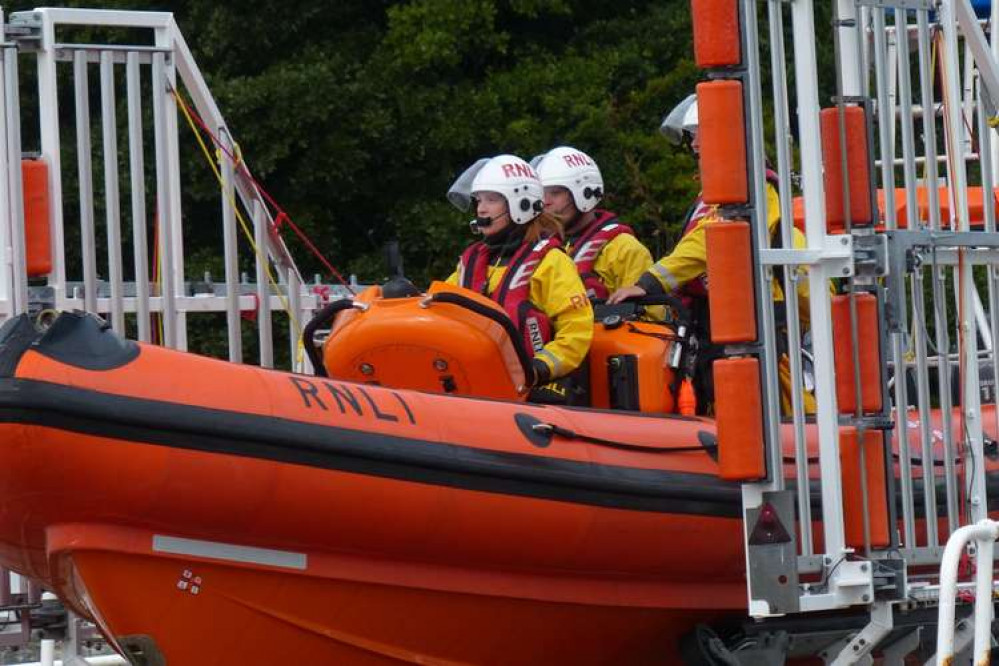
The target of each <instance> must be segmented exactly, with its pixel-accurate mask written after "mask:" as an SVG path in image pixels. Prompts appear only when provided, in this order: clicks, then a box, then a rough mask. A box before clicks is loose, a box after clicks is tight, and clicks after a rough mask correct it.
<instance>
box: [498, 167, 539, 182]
mask: <svg viewBox="0 0 999 666" xmlns="http://www.w3.org/2000/svg"><path fill="white" fill-rule="evenodd" d="M503 175H504V176H506V177H507V178H534V179H537V178H538V174H536V173H534V169H532V168H531V165H529V164H519V163H518V164H504V165H503Z"/></svg>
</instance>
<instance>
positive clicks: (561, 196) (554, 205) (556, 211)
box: [545, 185, 579, 220]
mask: <svg viewBox="0 0 999 666" xmlns="http://www.w3.org/2000/svg"><path fill="white" fill-rule="evenodd" d="M545 212H546V213H551V214H552V215H555V216H557V217H560V218H561V219H563V220H571V219H573V218H575V217H576V215H578V214H579V210H578V209H577V208H576V202H575V201H573V199H572V193H571V192H569V190H568V189H566V188H564V187H560V186H557V185H556V186H552V187H546V188H545Z"/></svg>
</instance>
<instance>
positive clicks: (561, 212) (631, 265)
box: [532, 146, 652, 299]
mask: <svg viewBox="0 0 999 666" xmlns="http://www.w3.org/2000/svg"><path fill="white" fill-rule="evenodd" d="M532 163H533V164H535V165H536V169H537V172H538V176H539V177H540V178H541V184H542V185H543V186H544V188H545V212H547V213H551V214H552V215H554V216H555V217H557V218H559V219H560V220H562V223H563V224H564V226H565V251H566V254H568V255H569V257H570V258H571V259H572V260H573V262H574V263H575V264H576V269H577V270H578V271H579V276H580V277H581V278H582V279H583V286H584V287H586V293H587V295H588V296H590V297H591V298H599V299H606V298H607V296H609V295H610V294H611V293H613V292H614V291H617V290H618V289H620V288H621V287H627V286H629V285H632V284H635V282H637V281H638V278H639V277H641V275H642V273H644V272H645V271H646V270H648V268H649V266H651V265H652V254H651V253H650V252H649V250H648V249H647V248H646V247H645V246H644V245H643V244H642V242H641V241H640V240H638V238H636V237H635V233H634V232H633V231H632V229H631V228H630V227H629V226H627V225H625V224H622V223H621V221H620V220H618V218H617V215H615V214H614V213H612V212H610V211H607V210H604V209H602V208H597V205H598V204H599V203H600V200H601V199H603V196H604V179H603V176H602V175H601V173H600V167H599V166H597V163H596V161H594V160H593V158H591V157H590V156H589V155H587V154H586V153H584V152H583V151H581V150H577V149H576V148H572V147H570V146H559V147H558V148H552V149H551V150H550V151H548V152H547V153H545V154H543V155H539V156H538V157H536V158H534V160H532Z"/></svg>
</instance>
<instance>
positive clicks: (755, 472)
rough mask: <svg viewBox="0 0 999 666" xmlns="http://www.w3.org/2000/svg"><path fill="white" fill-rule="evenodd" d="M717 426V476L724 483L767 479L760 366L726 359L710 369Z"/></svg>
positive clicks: (742, 359) (741, 360) (754, 361)
mask: <svg viewBox="0 0 999 666" xmlns="http://www.w3.org/2000/svg"><path fill="white" fill-rule="evenodd" d="M712 372H713V374H714V382H715V417H716V421H717V424H718V476H720V477H721V478H723V479H725V480H726V481H756V480H759V479H763V478H766V476H767V463H766V454H765V448H764V442H763V401H762V399H761V397H760V363H759V361H758V360H756V359H755V358H748V357H747V358H728V359H723V360H720V361H715V362H714V365H713V366H712Z"/></svg>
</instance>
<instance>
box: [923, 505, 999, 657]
mask: <svg viewBox="0 0 999 666" xmlns="http://www.w3.org/2000/svg"><path fill="white" fill-rule="evenodd" d="M997 538H999V523H997V522H995V521H993V520H988V519H986V520H981V521H979V522H978V523H976V524H974V525H966V526H965V527H962V528H960V529H958V530H957V531H956V532H954V533H953V534H952V535H951V536H950V539H949V540H948V541H947V548H946V549H945V550H944V556H943V560H942V561H941V563H940V608H939V615H938V620H937V655H936V659H937V661H936V663H937V664H938V665H939V666H949V665H950V664H952V663H954V652H955V650H954V630H955V617H954V616H955V611H956V604H957V594H958V581H957V578H958V568H959V567H960V564H961V561H962V559H963V558H964V555H965V552H966V550H967V547H968V545H969V544H974V553H975V565H976V566H975V612H974V636H975V642H974V647H973V650H974V651H973V659H972V663H974V664H987V663H989V653H990V652H991V649H992V619H993V616H994V612H995V605H994V601H993V577H994V572H993V566H994V557H993V551H994V546H995V541H996V539H997Z"/></svg>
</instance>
